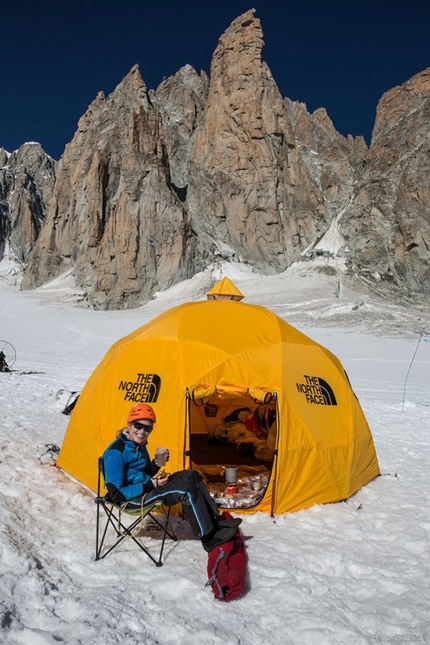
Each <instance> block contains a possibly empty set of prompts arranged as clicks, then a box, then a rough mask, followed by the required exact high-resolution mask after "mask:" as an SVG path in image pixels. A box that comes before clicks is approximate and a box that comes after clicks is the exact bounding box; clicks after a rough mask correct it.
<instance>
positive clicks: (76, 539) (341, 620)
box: [0, 260, 430, 645]
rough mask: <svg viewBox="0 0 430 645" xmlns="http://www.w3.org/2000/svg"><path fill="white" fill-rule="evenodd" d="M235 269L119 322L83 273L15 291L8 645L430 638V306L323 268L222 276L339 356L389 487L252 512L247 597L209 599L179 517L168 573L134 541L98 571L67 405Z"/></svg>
mask: <svg viewBox="0 0 430 645" xmlns="http://www.w3.org/2000/svg"><path fill="white" fill-rule="evenodd" d="M322 261H323V260H322ZM222 268H223V267H221V268H219V269H218V270H217V271H213V270H212V272H211V271H208V272H206V273H203V274H201V275H199V276H196V277H195V278H193V279H192V280H189V281H187V282H184V283H182V284H180V285H177V286H176V287H174V288H172V289H170V290H169V291H167V292H165V293H160V294H156V297H155V298H154V299H153V300H152V301H151V302H149V303H148V304H146V305H145V306H142V307H140V308H138V309H134V310H128V311H110V312H101V311H92V310H90V309H87V308H84V307H82V306H77V304H76V300H77V298H76V294H75V293H74V292H73V289H71V287H70V278H69V277H67V276H65V277H64V278H63V279H60V280H57V281H55V282H54V283H52V284H51V285H48V286H47V287H45V288H44V289H39V290H37V291H35V292H21V291H18V290H17V288H16V287H12V286H10V285H8V284H7V283H6V281H5V279H3V280H2V279H0V338H1V339H3V340H5V341H8V342H9V343H11V344H12V345H13V346H14V347H15V349H16V352H17V360H16V362H15V364H14V366H13V370H12V371H11V372H10V373H0V404H1V408H0V409H1V427H0V433H1V434H0V440H1V469H0V480H1V489H0V574H1V585H0V606H1V632H0V642H1V643H4V644H7V645H18V644H22V645H50V644H54V643H65V644H67V645H78V644H82V645H116V644H118V645H135V644H136V645H137V644H145V645H155V644H161V645H179V644H181V645H193V644H196V645H202V644H203V643H204V644H205V645H239V644H240V645H261V644H263V643H264V644H266V645H275V644H276V645H277V644H279V645H338V644H341V643H342V644H345V645H367V644H378V643H397V644H399V645H406V644H418V643H430V621H429V617H428V616H429V614H428V611H429V604H430V591H429V580H430V559H429V556H428V552H429V538H430V510H429V509H430V506H429V501H428V500H429V497H430V483H429V481H430V478H429V472H430V436H429V435H430V424H429V419H430V407H429V406H430V390H429V383H430V343H429V342H426V338H428V336H430V334H429V328H430V318H429V314H428V310H427V309H426V308H425V307H424V306H420V307H418V306H412V305H408V306H406V305H403V304H401V303H398V302H397V303H395V302H392V301H390V300H389V299H381V298H379V297H377V296H376V295H375V294H374V293H372V292H371V291H370V290H368V289H365V288H363V290H362V291H361V292H359V291H357V290H355V291H354V290H353V289H352V288H351V287H350V286H348V285H347V283H346V282H342V284H340V283H339V280H338V278H337V277H334V276H332V275H330V272H324V270H323V268H322V270H321V271H319V272H318V267H317V266H316V267H314V269H315V272H314V273H311V274H309V275H307V274H305V273H303V272H302V271H301V270H299V269H297V268H294V267H293V268H292V269H291V270H289V271H288V272H286V273H285V274H282V275H280V276H272V277H261V276H258V275H256V274H254V273H251V272H250V271H249V270H248V269H246V267H241V266H240V265H238V266H237V267H236V268H234V265H226V266H225V267H224V270H225V271H226V273H227V275H229V277H230V278H232V279H233V280H234V282H235V283H236V284H237V286H238V287H239V289H240V290H241V291H242V293H244V294H245V297H246V298H245V301H246V302H250V303H257V304H263V305H265V306H267V307H269V308H270V309H272V310H273V311H274V312H275V313H276V314H278V315H279V316H281V317H283V318H285V319H286V320H287V321H288V322H290V323H291V324H293V325H294V326H296V327H298V328H299V329H300V330H301V331H302V332H304V333H306V334H307V335H309V336H310V337H311V338H313V339H314V340H316V341H318V342H319V343H321V344H323V345H324V346H326V347H327V348H328V349H330V350H331V351H332V352H333V353H335V354H336V355H337V356H338V357H339V359H340V360H341V361H342V363H343V365H344V367H345V369H346V371H347V372H348V375H349V378H350V380H351V382H352V385H353V388H354V390H355V392H356V394H357V396H358V398H359V400H360V402H361V405H362V407H363V409H364V412H365V414H366V417H367V419H368V421H369V424H370V427H371V430H372V433H373V437H374V441H375V445H376V450H377V454H378V459H379V463H380V468H381V476H380V477H378V478H376V479H375V480H374V481H372V482H371V483H369V484H368V485H367V486H365V487H364V488H362V489H361V490H359V491H358V492H357V493H356V494H355V495H354V496H353V497H352V498H351V499H349V500H347V501H346V502H344V503H338V504H331V505H324V506H314V507H312V508H309V509H307V510H303V511H300V512H297V513H289V514H285V515H282V516H277V517H275V518H271V517H270V516H268V515H264V514H256V515H250V516H243V517H244V519H243V524H242V529H243V534H244V536H245V539H246V548H247V553H248V559H249V567H248V581H247V588H246V590H245V593H244V594H243V596H242V597H241V598H240V599H239V600H236V601H233V602H231V603H229V604H226V603H222V602H220V601H217V600H215V599H214V597H213V594H212V591H211V589H210V588H209V587H205V582H206V579H207V576H206V563H207V554H206V553H205V551H204V550H203V549H202V547H201V545H200V543H199V541H198V540H196V539H194V538H193V536H192V533H191V532H190V530H189V527H188V525H187V524H186V522H185V521H183V520H181V519H180V518H176V519H175V523H176V525H175V528H176V530H177V531H178V534H179V536H180V540H179V541H178V542H177V543H175V544H173V545H172V543H171V544H169V545H168V547H167V550H166V558H165V564H164V566H163V567H161V568H157V567H155V566H154V565H153V564H152V563H151V562H150V561H149V560H148V559H147V558H146V557H145V556H143V555H141V554H140V553H139V552H138V550H137V549H136V547H134V546H133V545H132V544H129V543H128V542H125V543H124V544H123V545H122V546H121V548H120V549H117V550H116V551H115V552H113V553H112V554H111V555H110V556H108V557H107V558H106V559H104V560H101V561H99V562H95V560H94V541H95V504H94V501H93V497H94V496H93V493H91V491H89V490H88V489H86V488H84V487H83V486H82V485H81V484H80V483H79V482H77V481H75V480H74V479H72V478H71V477H70V476H69V475H67V474H66V473H65V472H63V471H61V470H60V469H58V468H56V467H54V457H55V455H51V453H49V451H48V452H47V444H48V445H49V444H55V445H59V446H60V445H61V442H62V438H63V435H64V431H65V428H66V425H67V422H68V417H66V416H65V415H63V414H61V410H62V408H63V407H64V403H65V400H66V398H67V396H68V395H69V394H70V392H72V391H74V390H81V389H82V387H83V386H84V384H85V382H86V380H87V379H88V377H89V376H90V374H91V372H92V371H93V369H94V368H95V367H96V365H97V364H98V363H99V361H100V360H101V359H102V357H103V356H104V354H105V353H106V351H107V350H108V349H109V348H110V346H111V345H112V344H113V343H114V342H115V341H116V340H118V339H119V338H121V337H123V336H125V335H126V334H128V333H130V332H131V331H133V330H134V329H136V328H137V327H140V326H141V325H142V324H144V323H145V322H146V321H148V320H150V319H151V318H152V317H154V316H155V315H156V314H158V313H160V312H161V311H164V310H165V309H167V308H169V307H171V306H173V305H175V304H179V303H181V302H185V301H188V300H199V299H203V298H204V297H205V295H204V294H205V291H206V290H207V289H208V288H210V287H211V286H212V285H213V284H214V282H215V281H216V280H217V279H219V278H220V277H222ZM233 269H234V270H233ZM406 377H407V378H406ZM154 539H155V538H154Z"/></svg>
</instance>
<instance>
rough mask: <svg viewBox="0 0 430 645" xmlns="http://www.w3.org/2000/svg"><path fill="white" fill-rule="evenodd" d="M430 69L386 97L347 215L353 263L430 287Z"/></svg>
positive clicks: (361, 268) (400, 282)
mask: <svg viewBox="0 0 430 645" xmlns="http://www.w3.org/2000/svg"><path fill="white" fill-rule="evenodd" d="M429 135H430V69H427V70H425V71H423V72H422V73H420V74H417V75H416V76H414V77H413V78H411V79H410V80H409V81H407V82H406V83H405V84H404V85H402V86H400V87H395V88H394V89H392V90H390V91H389V92H387V93H386V94H384V96H383V97H382V99H381V101H380V102H379V105H378V109H377V114H376V122H375V127H374V130H373V136H372V143H371V146H370V148H369V151H368V155H367V159H366V163H365V167H364V168H363V169H362V172H361V173H360V174H359V176H358V178H357V186H356V188H355V190H354V202H353V204H352V206H351V208H350V211H349V213H347V215H346V216H344V218H343V220H342V221H341V223H340V230H341V231H342V233H343V235H344V237H345V240H346V242H347V244H348V248H349V253H348V255H349V262H350V266H351V267H353V268H354V269H355V270H357V271H360V272H366V273H369V274H371V275H373V277H374V278H376V279H383V280H388V281H391V282H393V283H395V284H397V285H400V286H406V287H407V288H408V289H411V290H413V291H418V292H421V293H430V263H429V261H430V184H429V176H430V141H429Z"/></svg>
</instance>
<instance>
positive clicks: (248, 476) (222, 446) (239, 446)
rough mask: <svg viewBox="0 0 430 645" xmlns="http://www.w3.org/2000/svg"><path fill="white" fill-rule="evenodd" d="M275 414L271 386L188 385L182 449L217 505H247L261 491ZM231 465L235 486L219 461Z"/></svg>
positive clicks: (273, 442)
mask: <svg viewBox="0 0 430 645" xmlns="http://www.w3.org/2000/svg"><path fill="white" fill-rule="evenodd" d="M277 417H278V414H277V405H276V395H275V393H273V392H261V391H258V392H257V391H254V392H248V391H244V392H240V390H239V389H236V388H226V389H224V390H223V391H221V392H220V391H218V390H216V389H215V388H206V391H205V388H196V389H195V390H194V391H193V390H189V391H188V432H187V435H188V437H187V442H186V444H187V454H188V455H189V457H190V462H191V467H192V468H195V469H196V470H198V471H199V472H200V473H201V474H202V475H203V477H204V478H205V482H206V485H207V488H208V490H209V492H210V494H211V495H212V496H213V497H214V499H215V501H216V503H217V505H218V506H220V507H221V508H223V507H224V508H252V507H253V506H256V505H257V504H258V503H259V502H260V501H261V500H262V499H263V497H264V495H265V493H266V489H267V486H268V483H269V480H270V478H271V475H272V470H273V468H274V464H275V453H276V446H277V434H278V432H277V428H278V419H277ZM226 466H237V468H238V483H237V491H234V490H233V492H232V491H231V490H230V489H229V488H228V485H227V482H226V477H225V467H226Z"/></svg>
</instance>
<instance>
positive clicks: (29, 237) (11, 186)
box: [0, 143, 55, 263]
mask: <svg viewBox="0 0 430 645" xmlns="http://www.w3.org/2000/svg"><path fill="white" fill-rule="evenodd" d="M54 180H55V161H54V160H53V159H51V157H49V156H48V155H47V154H46V153H45V152H44V151H43V150H42V148H41V146H40V145H39V144H38V143H25V144H24V145H22V146H21V147H20V148H19V150H16V151H15V152H13V153H12V154H10V155H9V154H8V153H6V151H5V150H3V149H0V261H1V259H2V258H3V254H4V250H5V245H6V242H8V243H9V245H10V247H11V250H12V252H13V253H14V255H15V256H16V258H17V260H18V261H20V262H23V263H26V262H27V261H28V258H29V256H30V253H31V251H32V249H33V247H34V244H35V242H36V240H37V237H38V235H39V232H40V229H41V227H42V224H43V221H44V218H45V213H46V210H47V206H48V202H49V199H50V197H51V194H52V189H53V186H54Z"/></svg>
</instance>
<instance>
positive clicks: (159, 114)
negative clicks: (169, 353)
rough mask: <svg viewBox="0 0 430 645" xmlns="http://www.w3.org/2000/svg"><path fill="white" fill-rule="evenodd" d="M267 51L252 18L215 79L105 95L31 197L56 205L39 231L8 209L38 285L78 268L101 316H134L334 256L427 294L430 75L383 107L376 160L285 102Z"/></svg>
mask: <svg viewBox="0 0 430 645" xmlns="http://www.w3.org/2000/svg"><path fill="white" fill-rule="evenodd" d="M263 44H264V43H263V34H262V29H261V25H260V21H259V20H258V19H257V18H256V17H255V15H254V10H251V11H248V12H246V13H245V14H243V15H242V16H239V17H238V18H237V19H236V20H235V21H233V23H232V24H231V26H230V27H229V28H228V29H227V31H226V32H225V33H224V34H223V35H222V36H221V38H220V40H219V43H218V46H217V48H216V50H215V52H214V56H213V60H212V65H211V71H210V78H208V77H207V76H206V74H205V73H204V72H202V73H201V74H198V73H197V72H196V71H195V70H194V69H193V68H192V67H190V66H189V65H186V66H185V67H183V68H182V69H180V70H179V71H178V72H177V74H175V75H174V76H172V77H170V78H167V79H164V80H163V82H162V83H161V84H160V86H159V87H158V88H157V89H156V90H155V91H147V88H146V87H145V84H144V82H143V80H142V77H141V75H140V72H139V69H138V67H137V66H135V67H133V69H132V70H131V71H130V73H129V74H128V75H127V76H126V77H125V78H124V80H123V81H122V82H121V83H120V84H119V85H118V87H117V88H116V89H115V90H114V92H113V93H112V94H111V95H110V96H108V97H105V96H104V95H103V94H102V93H100V94H99V95H98V96H97V98H96V99H95V101H94V102H93V103H92V104H91V105H90V107H89V109H88V110H87V112H86V114H85V115H84V116H83V117H82V118H81V120H80V121H79V124H78V130H77V132H76V134H75V136H74V138H73V140H72V141H71V143H69V144H68V145H67V146H66V149H65V152H64V154H63V156H62V158H61V160H60V162H59V163H58V166H57V169H56V180H55V185H54V186H53V187H52V183H51V185H50V186H47V187H46V189H44V190H45V192H43V194H42V192H37V191H35V194H37V195H39V199H40V202H41V204H42V203H43V205H44V207H43V208H42V207H41V208H40V210H39V211H37V210H35V208H36V207H35V206H32V208H31V209H30V210H29V212H31V213H32V214H33V215H32V217H33V219H31V218H30V216H29V214H27V216H26V214H25V208H24V206H23V205H21V206H18V205H17V206H16V209H17V210H14V215H13V217H14V218H15V219H14V220H13V221H12V218H11V216H10V215H9V219H8V220H7V222H8V224H7V226H9V229H8V231H9V233H7V231H6V228H7V227H6V228H5V226H4V225H2V222H3V223H4V222H5V221H6V219H5V218H4V217H3V218H2V215H1V211H0V239H1V235H3V238H5V236H6V235H7V234H10V236H12V232H13V234H14V235H15V238H14V239H15V240H16V242H17V243H19V245H20V248H21V247H22V258H23V260H24V261H26V262H27V261H28V266H27V270H26V274H25V282H24V284H25V286H26V287H28V288H31V287H35V286H38V285H40V284H43V283H44V282H46V281H48V280H50V279H52V278H54V277H55V276H57V275H58V274H60V273H61V272H64V271H66V270H68V269H71V270H72V271H73V274H74V276H75V280H76V283H77V285H78V286H80V287H81V288H83V289H84V290H85V292H86V294H87V298H88V301H89V302H90V303H91V304H92V306H94V307H97V308H116V307H129V306H136V305H138V304H140V303H142V302H144V301H145V300H147V299H148V298H150V297H151V295H152V294H153V293H154V291H156V290H160V289H164V288H166V287H168V286H170V285H171V284H173V283H174V282H177V281H180V280H183V279H185V278H187V277H191V276H192V275H193V274H194V273H195V272H197V271H199V270H201V269H202V268H204V267H205V266H206V265H207V264H208V263H210V262H212V261H213V260H214V259H216V258H217V257H222V258H227V259H230V260H232V261H244V262H248V263H249V264H251V265H252V266H254V267H255V268H257V269H258V270H261V271H264V272H266V273H274V272H279V271H283V270H285V269H286V268H287V267H288V266H290V265H291V263H292V262H295V261H298V260H302V261H306V258H308V257H309V256H312V255H313V254H320V253H324V254H328V255H332V256H336V257H339V256H340V257H342V259H343V262H344V263H345V264H346V266H347V267H348V268H349V270H350V271H351V272H356V273H359V274H363V273H364V274H366V275H367V276H369V277H370V278H372V279H374V280H375V281H379V282H381V281H383V282H384V284H385V283H388V284H389V285H397V286H398V287H406V288H408V289H412V290H416V291H420V292H428V291H429V290H430V281H429V280H428V277H429V269H428V267H429V259H430V257H429V256H430V250H429V247H430V231H429V227H430V221H429V220H430V187H429V181H428V177H429V129H430V127H429V123H430V122H429V98H430V70H426V71H424V72H422V73H421V74H418V75H417V76H415V77H413V78H412V79H411V80H410V81H408V82H407V83H405V84H404V85H402V86H401V87H398V88H394V89H393V90H391V91H390V92H388V93H387V94H385V95H384V96H383V97H382V99H381V102H380V104H379V106H378V112H377V117H376V123H375V129H374V133H373V139H372V143H371V145H370V147H369V148H368V147H367V145H366V143H365V142H364V139H363V138H361V137H357V138H353V137H351V136H348V137H343V136H342V135H340V134H339V133H338V132H337V131H336V130H335V128H334V126H333V124H332V122H331V120H330V118H329V117H328V115H327V113H326V111H325V110H324V109H322V108H321V109H319V110H316V111H315V112H314V113H313V114H309V113H308V111H307V109H306V106H305V105H304V104H302V103H298V102H293V101H290V100H289V99H287V98H285V99H284V98H283V97H282V96H281V95H280V92H279V90H278V87H277V85H276V83H275V81H274V79H273V77H272V75H271V73H270V70H269V68H268V66H267V64H266V63H265V61H264V57H263ZM0 163H2V164H3V166H5V164H7V165H8V166H10V164H11V161H10V158H9V159H5V157H4V153H3V158H2V156H1V153H0ZM0 176H1V175H0ZM0 181H1V180H0ZM3 185H4V180H3V184H1V183H0V191H2V190H3V192H4V189H2V186H3ZM38 185H39V183H37V186H38ZM40 190H42V189H40ZM20 192H21V193H22V196H21V198H20V199H21V200H22V199H24V196H25V195H28V191H27V192H26V191H25V190H24V186H23V185H22V187H21V189H20ZM48 193H49V194H50V195H51V198H50V201H49V208H47V209H46V204H47V203H48V199H47V194H48ZM8 194H9V195H10V194H11V191H9V193H8ZM16 198H17V199H18V197H16ZM0 199H1V200H2V201H1V202H0V208H2V206H1V204H4V203H5V198H4V197H3V193H1V195H0ZM33 201H34V200H33ZM36 201H37V200H35V203H36ZM23 203H24V202H23ZM20 204H21V202H20ZM3 209H4V206H3ZM45 211H46V216H45V218H44V224H43V227H42V228H41V230H40V234H39V229H40V225H41V221H42V219H43V217H44V215H45ZM35 213H40V217H35V216H34V215H35ZM30 221H31V222H33V224H32V226H33V229H31V227H30V224H29V222H30ZM13 222H14V223H13ZM36 222H37V223H38V226H36ZM1 226H3V229H2V228H1ZM30 229H31V230H30ZM2 230H3V233H2ZM11 231H12V232H11ZM19 231H21V232H19ZM31 232H32V236H31V234H30V233H31ZM37 236H38V239H37V242H36V243H35V245H34V248H32V246H33V244H34V240H35V239H36V237H37ZM27 240H31V242H28V241H27Z"/></svg>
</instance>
